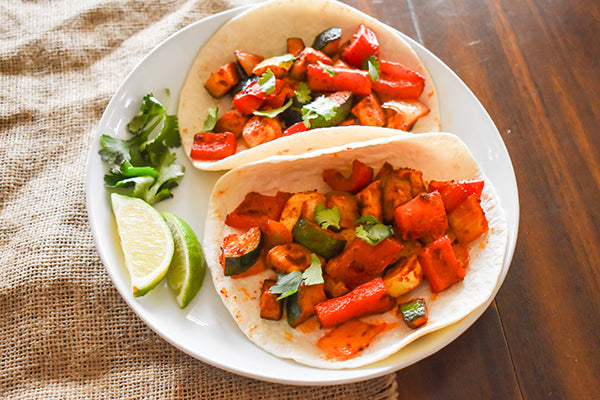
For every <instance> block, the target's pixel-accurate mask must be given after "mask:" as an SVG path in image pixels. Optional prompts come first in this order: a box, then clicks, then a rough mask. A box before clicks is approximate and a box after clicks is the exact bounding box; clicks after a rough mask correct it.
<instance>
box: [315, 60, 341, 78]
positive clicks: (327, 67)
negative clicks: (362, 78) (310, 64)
mask: <svg viewBox="0 0 600 400" xmlns="http://www.w3.org/2000/svg"><path fill="white" fill-rule="evenodd" d="M317 64H319V65H320V66H321V68H323V71H325V73H326V74H327V75H329V76H336V75H337V74H338V73H337V72H335V71H334V70H332V69H331V65H327V64H323V63H322V62H321V61H317Z"/></svg>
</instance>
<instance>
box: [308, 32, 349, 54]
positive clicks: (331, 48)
mask: <svg viewBox="0 0 600 400" xmlns="http://www.w3.org/2000/svg"><path fill="white" fill-rule="evenodd" d="M341 39H342V28H339V27H336V26H334V27H332V28H329V29H326V30H324V31H323V32H321V33H319V34H318V35H317V37H316V38H315V40H314V42H313V44H312V46H311V47H312V48H313V49H316V50H320V51H322V52H323V53H325V54H327V55H328V56H330V57H331V56H333V55H334V54H335V53H336V52H337V50H338V47H339V45H340V40H341Z"/></svg>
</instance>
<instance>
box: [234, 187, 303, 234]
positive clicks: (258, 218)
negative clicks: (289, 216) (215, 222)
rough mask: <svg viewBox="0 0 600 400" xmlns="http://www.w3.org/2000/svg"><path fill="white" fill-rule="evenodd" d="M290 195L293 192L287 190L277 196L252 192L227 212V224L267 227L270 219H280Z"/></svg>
mask: <svg viewBox="0 0 600 400" xmlns="http://www.w3.org/2000/svg"><path fill="white" fill-rule="evenodd" d="M290 196H291V194H290V193H286V192H277V194H276V195H275V196H267V195H264V194H260V193H257V192H250V193H248V194H247V195H246V197H245V198H244V200H242V202H241V203H240V204H239V205H238V206H237V207H236V209H235V210H233V211H232V212H230V213H229V214H227V217H226V218H225V224H227V225H229V226H231V227H232V228H238V229H243V230H248V229H250V228H252V227H254V226H259V227H261V228H263V227H266V226H267V225H268V220H270V219H271V220H275V221H277V220H279V217H281V211H283V207H284V206H285V203H286V202H287V200H288V199H289V198H290Z"/></svg>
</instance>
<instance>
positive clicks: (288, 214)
mask: <svg viewBox="0 0 600 400" xmlns="http://www.w3.org/2000/svg"><path fill="white" fill-rule="evenodd" d="M326 201H327V200H326V198H325V195H324V194H322V193H317V192H299V193H294V194H293V195H292V196H291V197H290V198H289V199H288V200H287V202H286V203H285V206H284V207H283V211H282V212H281V217H280V219H279V222H281V223H282V224H283V225H284V226H285V227H286V228H288V229H289V230H290V232H291V231H292V228H293V227H294V225H296V221H298V218H300V216H301V215H303V216H304V218H306V219H307V220H308V221H312V220H313V219H314V215H315V208H316V207H317V205H319V204H321V205H325V203H326Z"/></svg>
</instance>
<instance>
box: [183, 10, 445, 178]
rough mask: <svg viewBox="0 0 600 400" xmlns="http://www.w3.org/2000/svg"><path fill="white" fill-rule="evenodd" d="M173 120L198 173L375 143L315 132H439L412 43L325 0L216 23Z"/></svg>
mask: <svg viewBox="0 0 600 400" xmlns="http://www.w3.org/2000/svg"><path fill="white" fill-rule="evenodd" d="M178 119H179V127H180V134H181V138H182V142H183V147H184V150H185V152H186V154H187V155H188V157H190V159H191V161H192V163H193V165H194V166H195V167H197V168H200V169H204V170H224V169H230V168H233V167H235V166H238V165H242V164H245V163H247V162H251V161H256V160H260V159H263V158H266V157H268V156H270V155H276V154H300V153H303V152H305V151H309V150H312V149H316V148H325V147H331V146H338V145H342V144H344V143H350V142H355V141H360V140H365V139H369V138H372V137H364V136H363V134H362V133H361V132H360V131H356V130H353V129H350V130H348V131H347V132H344V133H343V134H342V133H340V134H339V135H338V136H335V137H324V136H322V135H319V134H316V133H315V132H313V131H315V130H317V129H319V128H320V127H327V126H331V125H332V124H333V125H352V124H360V125H376V126H385V127H390V128H393V130H392V132H398V129H399V130H404V131H408V130H411V131H412V132H434V131H439V130H440V115H439V105H438V96H437V92H436V90H435V87H434V84H433V80H432V78H431V76H430V75H429V73H428V72H427V70H426V68H425V66H424V65H423V63H422V61H421V60H420V58H419V57H418V55H417V54H416V53H415V51H414V50H413V49H412V48H411V47H410V45H409V44H408V43H407V42H406V41H405V40H404V39H403V38H402V37H401V36H400V35H399V33H398V32H396V31H394V30H393V29H391V28H390V27H388V26H386V25H384V24H382V23H381V22H379V21H377V20H376V19H374V18H371V17H369V16H367V15H366V14H363V13H361V12H359V11H357V10H355V9H353V8H351V7H349V6H346V5H344V4H342V3H338V2H336V1H331V0H291V1H289V0H273V1H269V2H266V3H263V4H261V5H259V6H257V7H254V8H251V9H250V10H248V11H247V12H245V13H243V14H241V15H239V16H237V17H235V18H233V19H232V20H230V21H229V22H228V23H226V24H225V25H223V26H222V27H221V28H220V29H219V30H218V31H217V32H216V33H215V34H214V35H213V36H212V37H211V39H210V40H209V41H208V42H207V43H206V44H205V45H204V46H203V47H202V48H201V50H200V51H199V53H198V55H197V56H196V58H195V60H194V62H193V64H192V66H191V68H190V70H189V73H188V76H187V78H186V80H185V83H184V86H183V88H182V90H181V94H180V98H179V110H178ZM307 130H308V131H307ZM206 132H212V134H211V133H206ZM339 132H342V131H339ZM379 132H380V133H381V134H385V135H389V134H390V133H388V132H383V131H379Z"/></svg>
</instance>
